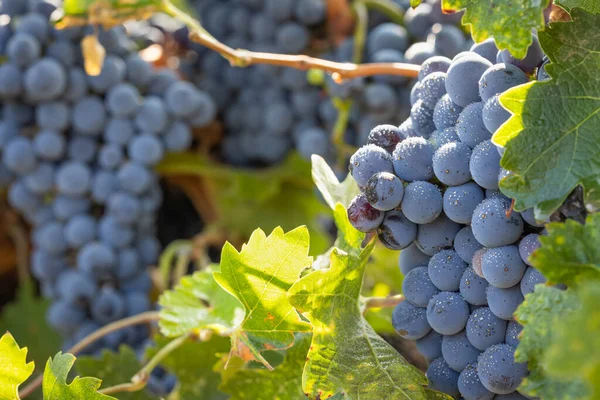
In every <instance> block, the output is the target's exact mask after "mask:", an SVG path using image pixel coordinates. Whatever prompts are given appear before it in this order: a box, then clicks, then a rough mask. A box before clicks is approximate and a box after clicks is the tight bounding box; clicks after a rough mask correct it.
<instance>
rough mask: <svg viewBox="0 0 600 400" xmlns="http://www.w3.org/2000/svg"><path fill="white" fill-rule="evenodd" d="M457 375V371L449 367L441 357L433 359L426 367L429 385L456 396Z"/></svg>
mask: <svg viewBox="0 0 600 400" xmlns="http://www.w3.org/2000/svg"><path fill="white" fill-rule="evenodd" d="M458 377H459V374H458V372H456V371H455V370H453V369H452V368H450V366H449V365H448V364H447V363H446V361H444V358H442V357H440V358H436V359H435V360H433V361H432V362H431V364H429V367H428V368H427V379H429V387H430V388H431V389H433V390H437V391H439V392H443V393H446V394H448V395H450V396H452V397H456V398H457V397H458V396H460V393H459V392H458Z"/></svg>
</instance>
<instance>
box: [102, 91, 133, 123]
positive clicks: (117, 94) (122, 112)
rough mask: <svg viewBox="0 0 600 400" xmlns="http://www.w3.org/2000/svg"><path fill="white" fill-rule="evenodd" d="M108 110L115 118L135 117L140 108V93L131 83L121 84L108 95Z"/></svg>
mask: <svg viewBox="0 0 600 400" xmlns="http://www.w3.org/2000/svg"><path fill="white" fill-rule="evenodd" d="M105 101H106V108H107V109H108V111H110V113H111V114H112V115H113V117H115V118H127V117H130V116H133V115H135V112H136V111H137V109H138V107H139V102H140V92H139V91H138V89H137V88H136V87H135V86H134V85H132V84H130V83H119V84H118V85H116V86H113V87H112V88H111V89H110V90H109V91H108V93H107V94H106V100H105Z"/></svg>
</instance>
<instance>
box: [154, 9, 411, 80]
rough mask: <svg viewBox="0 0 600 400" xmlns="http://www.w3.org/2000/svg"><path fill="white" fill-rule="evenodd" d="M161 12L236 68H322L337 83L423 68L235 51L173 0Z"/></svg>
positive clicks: (409, 65) (192, 38)
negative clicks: (265, 66)
mask: <svg viewBox="0 0 600 400" xmlns="http://www.w3.org/2000/svg"><path fill="white" fill-rule="evenodd" d="M162 11H163V12H165V13H166V14H169V15H171V16H172V17H174V18H177V19H179V20H180V21H181V22H183V23H184V24H185V25H186V26H187V27H188V28H189V29H190V39H191V40H192V41H194V42H196V43H199V44H201V45H203V46H205V47H208V48H209V49H211V50H213V51H216V52H217V53H219V54H221V56H223V57H224V58H226V59H227V60H228V61H229V62H230V63H231V65H233V66H236V67H249V66H251V65H256V64H269V65H276V66H279V67H289V68H295V69H299V70H308V69H319V70H322V71H326V72H329V73H330V74H332V77H333V79H334V80H335V81H336V82H338V83H339V82H342V81H344V80H347V79H354V78H360V77H367V76H374V75H400V76H405V77H409V78H416V77H417V76H418V75H419V70H420V69H421V67H420V66H419V65H413V64H406V63H371V64H354V63H339V62H334V61H328V60H323V59H320V58H316V57H310V56H306V55H284V54H276V53H263V52H255V51H250V50H244V49H237V50H236V49H233V48H231V47H229V46H227V45H226V44H224V43H221V42H219V41H218V40H217V39H215V38H214V37H213V36H212V35H211V34H210V33H208V32H207V31H206V29H204V28H203V27H202V25H201V24H200V23H199V22H198V21H196V20H195V19H193V18H191V17H190V16H188V15H187V14H186V13H184V12H183V11H181V10H180V9H178V8H177V7H175V5H173V3H171V1H170V0H163V2H162Z"/></svg>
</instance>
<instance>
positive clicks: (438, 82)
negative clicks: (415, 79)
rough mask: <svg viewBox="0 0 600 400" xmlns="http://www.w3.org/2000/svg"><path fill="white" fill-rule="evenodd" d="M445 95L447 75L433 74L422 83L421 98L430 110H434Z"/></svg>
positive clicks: (441, 73)
mask: <svg viewBox="0 0 600 400" xmlns="http://www.w3.org/2000/svg"><path fill="white" fill-rule="evenodd" d="M445 95H446V74H445V73H444V72H432V73H431V74H429V75H427V76H426V77H425V78H424V79H423V80H422V81H421V91H420V95H419V98H420V99H421V100H423V103H424V104H425V106H427V107H429V108H430V109H432V110H433V108H434V107H435V105H436V104H437V103H438V101H439V100H440V99H441V98H442V97H443V96H445ZM432 117H433V114H432Z"/></svg>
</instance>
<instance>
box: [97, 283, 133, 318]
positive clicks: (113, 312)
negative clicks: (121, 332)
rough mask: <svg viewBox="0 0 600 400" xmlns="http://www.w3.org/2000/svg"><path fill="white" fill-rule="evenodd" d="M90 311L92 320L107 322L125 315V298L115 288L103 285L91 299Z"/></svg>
mask: <svg viewBox="0 0 600 400" xmlns="http://www.w3.org/2000/svg"><path fill="white" fill-rule="evenodd" d="M90 311H91V314H92V318H94V321H96V322H98V323H99V324H102V325H104V324H108V323H110V322H113V321H116V320H118V319H120V318H123V317H124V316H125V315H126V314H125V313H126V304H125V299H124V298H123V296H121V294H119V292H117V291H116V290H115V289H112V288H109V287H104V288H102V289H101V291H100V293H99V294H98V296H96V298H95V299H94V300H93V301H92V304H91V310H90Z"/></svg>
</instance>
